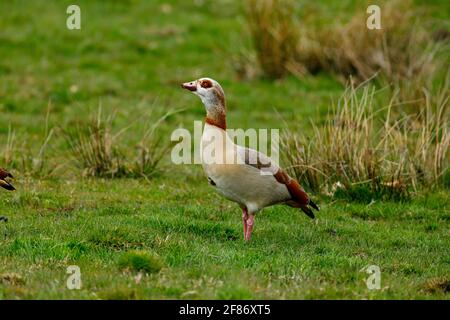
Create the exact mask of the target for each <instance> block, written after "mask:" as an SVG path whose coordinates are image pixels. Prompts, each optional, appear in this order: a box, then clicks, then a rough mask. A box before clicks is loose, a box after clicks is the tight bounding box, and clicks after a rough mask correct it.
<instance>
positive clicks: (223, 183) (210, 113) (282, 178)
mask: <svg viewBox="0 0 450 320" xmlns="http://www.w3.org/2000/svg"><path fill="white" fill-rule="evenodd" d="M181 87H182V88H184V89H187V90H189V91H191V92H192V93H194V94H195V95H197V96H199V97H200V99H201V100H202V102H203V104H204V106H205V108H206V119H205V126H204V130H203V134H202V139H201V143H200V153H201V158H202V165H203V169H204V171H205V173H206V175H207V177H208V181H209V183H210V184H211V185H212V186H214V188H215V189H216V190H217V191H218V192H219V193H220V194H221V195H222V196H224V197H225V198H227V199H229V200H231V201H234V202H237V203H238V204H239V206H240V207H241V208H242V212H243V213H242V222H243V226H244V239H245V240H246V241H248V240H250V237H251V234H252V230H253V224H254V217H255V214H256V213H257V212H258V211H260V210H261V209H263V208H264V207H267V206H271V205H274V204H279V203H282V204H287V205H289V206H291V207H295V208H300V209H302V210H303V212H304V213H305V214H306V215H308V216H309V217H310V218H312V219H314V214H313V212H312V210H311V208H309V206H311V207H312V208H314V209H316V210H319V208H318V207H317V205H316V204H315V203H314V202H313V201H312V200H311V198H310V197H309V196H308V194H307V193H306V192H305V191H304V190H303V188H302V187H301V186H300V184H299V183H298V182H297V181H296V180H295V179H293V178H291V177H290V176H289V175H288V174H287V173H286V172H285V171H284V170H283V169H282V168H280V167H278V166H277V165H275V164H273V163H272V161H271V160H270V158H269V157H268V156H266V155H264V154H263V153H261V152H258V151H256V150H253V149H249V148H245V147H242V146H239V145H236V144H234V142H233V141H232V139H231V138H230V137H229V136H228V134H227V131H226V103H225V95H224V92H223V90H222V87H221V86H220V84H219V83H218V82H217V81H215V80H213V79H210V78H201V79H198V80H195V81H191V82H186V83H183V84H182V85H181ZM212 149H214V152H211V150H212ZM208 152H211V153H208ZM212 154H214V161H210V160H211V159H206V160H207V161H205V157H206V156H208V155H212ZM207 158H211V157H209V156H208V157H207ZM217 159H219V161H217ZM230 159H231V161H229V160H230ZM222 160H223V161H222Z"/></svg>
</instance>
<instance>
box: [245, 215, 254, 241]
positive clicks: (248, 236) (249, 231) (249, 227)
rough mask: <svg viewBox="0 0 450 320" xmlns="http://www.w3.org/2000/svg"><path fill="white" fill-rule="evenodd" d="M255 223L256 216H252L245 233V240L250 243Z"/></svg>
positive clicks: (249, 218)
mask: <svg viewBox="0 0 450 320" xmlns="http://www.w3.org/2000/svg"><path fill="white" fill-rule="evenodd" d="M254 223H255V216H254V215H252V214H250V215H249V216H248V219H247V230H246V232H245V240H246V241H250V237H251V236H252V231H253V224H254Z"/></svg>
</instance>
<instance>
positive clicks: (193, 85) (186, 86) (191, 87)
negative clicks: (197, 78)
mask: <svg viewBox="0 0 450 320" xmlns="http://www.w3.org/2000/svg"><path fill="white" fill-rule="evenodd" d="M181 87H182V88H184V89H187V90H189V91H197V85H196V83H195V82H194V81H193V82H185V83H183V84H182V85H181Z"/></svg>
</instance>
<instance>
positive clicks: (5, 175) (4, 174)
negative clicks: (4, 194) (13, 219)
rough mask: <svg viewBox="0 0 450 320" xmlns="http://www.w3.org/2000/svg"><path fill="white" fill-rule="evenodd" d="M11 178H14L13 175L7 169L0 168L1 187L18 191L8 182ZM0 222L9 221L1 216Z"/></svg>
mask: <svg viewBox="0 0 450 320" xmlns="http://www.w3.org/2000/svg"><path fill="white" fill-rule="evenodd" d="M9 178H13V176H12V174H11V173H9V172H8V171H6V170H5V169H2V168H0V187H2V188H5V189H6V190H11V191H12V190H16V188H14V186H13V185H12V184H11V183H9V182H8V179H9ZM0 221H5V222H6V221H8V218H6V217H4V216H0Z"/></svg>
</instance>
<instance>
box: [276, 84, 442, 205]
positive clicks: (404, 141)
mask: <svg viewBox="0 0 450 320" xmlns="http://www.w3.org/2000/svg"><path fill="white" fill-rule="evenodd" d="M448 78H449V77H447V80H448ZM448 84H449V82H448V81H447V82H446V83H445V84H444V85H443V87H442V88H441V90H440V93H439V94H438V95H436V96H431V95H430V94H428V93H427V92H425V93H424V94H425V96H426V97H427V99H426V102H425V105H424V107H423V108H422V112H421V113H420V114H419V115H406V116H404V117H402V118H397V117H394V116H393V114H394V109H395V108H397V107H398V105H396V104H395V100H396V99H395V95H394V96H393V97H391V98H390V100H389V101H388V102H387V104H386V105H382V101H383V99H376V98H378V96H380V95H384V96H385V95H386V94H385V92H384V91H385V90H384V91H381V92H380V91H376V89H375V87H374V86H372V85H362V86H359V87H358V86H355V84H354V83H353V82H352V83H350V84H349V85H348V86H347V88H346V90H345V92H344V94H343V95H342V97H341V98H340V99H339V101H338V103H337V106H336V107H334V108H333V109H332V111H331V112H330V113H329V117H328V120H327V122H326V123H325V124H324V125H323V126H320V127H319V126H316V125H313V132H314V134H312V135H311V136H305V135H303V134H300V133H298V132H296V131H295V130H290V131H287V132H284V134H283V135H284V137H283V138H282V139H281V140H282V142H283V144H284V145H283V148H284V151H285V152H284V154H285V155H286V159H285V160H286V161H287V162H288V163H290V164H291V167H290V168H289V170H290V171H291V173H292V174H294V175H295V176H296V177H297V178H298V179H299V180H300V181H301V182H302V183H303V184H304V185H305V186H306V187H308V188H309V189H312V190H314V191H317V192H323V193H328V194H330V193H332V194H334V193H336V192H337V191H339V192H341V191H344V192H348V193H352V192H353V191H354V190H355V188H359V189H361V188H362V189H364V190H365V191H368V192H369V194H370V197H373V196H380V197H383V198H403V197H405V196H407V195H408V194H409V192H411V191H413V192H415V191H417V190H419V189H421V188H423V187H432V186H435V185H440V184H442V182H443V179H444V176H445V174H446V173H447V172H448V168H449V144H450V133H449V131H448V128H449V121H448V102H449V94H448ZM384 101H385V100H384Z"/></svg>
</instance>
